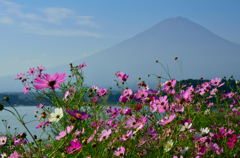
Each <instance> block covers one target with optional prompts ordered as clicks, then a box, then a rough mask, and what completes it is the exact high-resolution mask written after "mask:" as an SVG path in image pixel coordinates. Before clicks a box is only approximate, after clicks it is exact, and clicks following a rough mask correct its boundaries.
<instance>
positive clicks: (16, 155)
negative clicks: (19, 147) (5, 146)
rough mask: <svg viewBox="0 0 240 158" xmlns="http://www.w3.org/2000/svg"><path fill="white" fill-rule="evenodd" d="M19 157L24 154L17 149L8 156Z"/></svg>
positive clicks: (11, 157)
mask: <svg viewBox="0 0 240 158" xmlns="http://www.w3.org/2000/svg"><path fill="white" fill-rule="evenodd" d="M18 157H22V155H21V154H18V152H17V151H16V150H15V151H14V153H12V154H11V155H10V157H8V158H18Z"/></svg>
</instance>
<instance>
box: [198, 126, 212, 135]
mask: <svg viewBox="0 0 240 158" xmlns="http://www.w3.org/2000/svg"><path fill="white" fill-rule="evenodd" d="M200 131H201V133H202V134H208V133H209V131H210V130H209V129H208V127H206V128H205V129H204V128H201V129H200Z"/></svg>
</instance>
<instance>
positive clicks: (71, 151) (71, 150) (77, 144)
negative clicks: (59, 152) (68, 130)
mask: <svg viewBox="0 0 240 158" xmlns="http://www.w3.org/2000/svg"><path fill="white" fill-rule="evenodd" d="M70 144H71V146H70V147H67V149H66V150H67V152H68V153H69V154H74V153H76V152H77V151H80V150H81V149H82V144H80V142H79V141H75V140H72V141H71V142H70Z"/></svg>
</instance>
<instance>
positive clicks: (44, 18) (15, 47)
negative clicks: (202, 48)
mask: <svg viewBox="0 0 240 158" xmlns="http://www.w3.org/2000/svg"><path fill="white" fill-rule="evenodd" d="M177 16H182V17H185V18H188V19H190V20H191V21H193V22H196V23H198V24H200V25H202V26H203V27H206V28H207V29H209V30H210V31H212V32H213V33H215V34H217V35H219V36H220V37H223V38H225V39H227V40H230V41H232V42H234V43H237V44H240V1H239V0H228V1H227V0H201V1H193V0H181V1H180V0H168V1H166V0H101V1H100V0H99V1H98V0H69V1H66V0H55V1H49V0H41V1H40V0H34V1H29V0H21V1H19V0H12V1H7V0H0V53H1V58H0V72H1V73H0V76H6V75H14V74H19V73H20V72H26V71H28V69H29V68H30V67H36V66H40V65H43V66H44V67H46V68H48V67H54V66H57V65H61V64H65V63H70V62H72V61H74V60H77V59H80V58H83V57H85V56H89V55H92V54H94V53H97V52H100V51H101V50H104V49H107V48H109V47H111V46H113V45H115V44H117V43H119V42H121V41H124V40H125V39H128V38H130V37H132V36H134V35H136V34H138V33H140V32H142V31H144V30H146V29H148V28H150V27H152V26H153V25H155V24H157V23H158V22H160V21H162V20H164V19H166V18H172V17H177ZM79 64H81V63H79Z"/></svg>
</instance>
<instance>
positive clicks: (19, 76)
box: [15, 73, 25, 80]
mask: <svg viewBox="0 0 240 158" xmlns="http://www.w3.org/2000/svg"><path fill="white" fill-rule="evenodd" d="M24 75H25V74H22V73H20V74H18V75H17V76H18V78H15V80H22V79H23V77H24Z"/></svg>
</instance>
